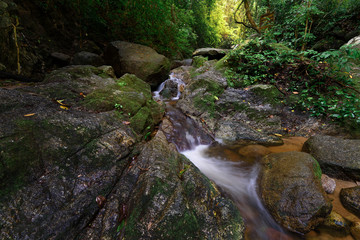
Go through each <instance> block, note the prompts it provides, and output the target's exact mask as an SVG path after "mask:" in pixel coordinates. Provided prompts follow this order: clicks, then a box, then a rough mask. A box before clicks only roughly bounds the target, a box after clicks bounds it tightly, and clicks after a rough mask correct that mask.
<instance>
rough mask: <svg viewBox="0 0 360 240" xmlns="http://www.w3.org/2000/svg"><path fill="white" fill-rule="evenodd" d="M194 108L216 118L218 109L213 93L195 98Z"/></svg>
mask: <svg viewBox="0 0 360 240" xmlns="http://www.w3.org/2000/svg"><path fill="white" fill-rule="evenodd" d="M194 106H195V107H196V108H198V109H200V110H201V111H205V112H208V113H209V114H210V116H211V117H215V116H216V113H217V107H216V104H215V97H214V95H212V94H211V93H205V94H204V95H202V94H198V95H197V96H196V97H195V98H194Z"/></svg>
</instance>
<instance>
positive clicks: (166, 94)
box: [159, 80, 178, 99]
mask: <svg viewBox="0 0 360 240" xmlns="http://www.w3.org/2000/svg"><path fill="white" fill-rule="evenodd" d="M159 94H160V96H162V98H163V99H171V98H174V97H176V96H177V94H178V84H177V82H175V81H173V80H166V82H165V85H164V88H163V90H161V91H160V93H159Z"/></svg>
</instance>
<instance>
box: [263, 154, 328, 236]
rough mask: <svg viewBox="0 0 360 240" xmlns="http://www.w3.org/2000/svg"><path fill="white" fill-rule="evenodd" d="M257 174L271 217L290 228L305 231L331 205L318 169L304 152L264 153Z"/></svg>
mask: <svg viewBox="0 0 360 240" xmlns="http://www.w3.org/2000/svg"><path fill="white" fill-rule="evenodd" d="M261 164H262V167H263V169H262V172H261V174H260V176H259V186H260V197H261V198H262V200H263V202H264V204H265V206H266V208H267V209H268V210H269V212H270V214H271V215H272V216H273V217H274V219H275V220H276V221H277V222H278V223H279V224H281V225H282V226H283V227H285V228H287V229H289V230H290V231H293V232H299V233H307V232H309V231H310V230H311V229H313V228H315V227H316V226H317V225H318V224H320V223H321V222H322V221H323V220H324V218H326V217H327V215H329V213H330V212H331V209H332V205H331V203H330V200H329V199H328V198H327V197H326V193H325V192H324V190H323V189H322V186H321V181H320V179H321V170H320V166H319V164H318V163H317V161H316V160H315V159H314V158H313V157H311V156H310V155H309V154H307V153H302V152H285V153H273V154H269V155H267V156H265V157H264V158H263V159H262V161H261Z"/></svg>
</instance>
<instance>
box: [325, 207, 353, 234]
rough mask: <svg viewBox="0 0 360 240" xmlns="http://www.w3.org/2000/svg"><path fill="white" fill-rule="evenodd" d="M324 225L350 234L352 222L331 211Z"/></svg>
mask: <svg viewBox="0 0 360 240" xmlns="http://www.w3.org/2000/svg"><path fill="white" fill-rule="evenodd" d="M323 225H324V226H325V227H328V228H331V229H333V230H335V231H340V232H349V227H350V222H349V221H348V220H346V219H345V218H344V217H343V216H341V215H340V214H339V213H337V212H335V211H331V213H330V215H329V216H327V218H326V219H325V221H324V223H323Z"/></svg>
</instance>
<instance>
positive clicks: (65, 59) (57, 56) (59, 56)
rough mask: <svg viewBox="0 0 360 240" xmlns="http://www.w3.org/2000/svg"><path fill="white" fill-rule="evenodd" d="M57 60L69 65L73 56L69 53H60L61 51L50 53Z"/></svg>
mask: <svg viewBox="0 0 360 240" xmlns="http://www.w3.org/2000/svg"><path fill="white" fill-rule="evenodd" d="M50 56H51V57H52V58H53V59H54V60H55V61H57V62H59V63H61V64H63V65H67V64H69V63H70V60H71V57H70V56H69V55H67V54H64V53H60V52H53V53H51V55H50Z"/></svg>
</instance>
